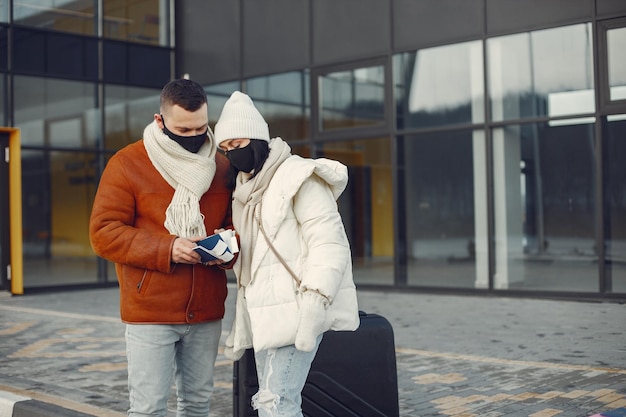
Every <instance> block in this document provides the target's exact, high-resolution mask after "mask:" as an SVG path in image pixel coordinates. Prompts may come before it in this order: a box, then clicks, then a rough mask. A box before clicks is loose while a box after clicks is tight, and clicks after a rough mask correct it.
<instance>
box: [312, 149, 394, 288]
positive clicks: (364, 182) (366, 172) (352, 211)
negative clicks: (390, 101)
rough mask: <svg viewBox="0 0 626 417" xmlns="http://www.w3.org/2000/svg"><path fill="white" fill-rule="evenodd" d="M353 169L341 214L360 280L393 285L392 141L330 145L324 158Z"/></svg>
mask: <svg viewBox="0 0 626 417" xmlns="http://www.w3.org/2000/svg"><path fill="white" fill-rule="evenodd" d="M319 156H324V157H327V158H330V159H335V160H338V161H340V162H342V163H343V164H345V165H347V167H348V175H349V177H350V180H349V182H348V186H347V188H346V190H345V191H344V192H343V194H342V195H341V197H339V201H338V204H339V211H340V212H341V216H342V218H343V222H344V225H345V228H346V233H347V234H348V239H349V240H350V245H351V249H352V257H353V261H354V262H353V263H354V271H355V274H354V277H355V281H357V284H358V283H363V284H365V283H366V284H385V285H393V274H394V269H393V256H394V243H393V242H394V240H393V219H394V216H393V187H392V167H391V141H390V140H389V138H379V139H367V140H350V141H341V142H325V143H323V144H321V150H320V155H319Z"/></svg>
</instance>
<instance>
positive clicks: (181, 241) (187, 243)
mask: <svg viewBox="0 0 626 417" xmlns="http://www.w3.org/2000/svg"><path fill="white" fill-rule="evenodd" d="M200 239H202V238H191V239H186V238H184V237H177V238H176V240H174V246H172V262H174V263H177V264H197V263H198V262H200V255H199V254H197V253H196V252H195V251H194V250H193V248H195V247H196V246H197V245H196V242H197V241H198V240H200Z"/></svg>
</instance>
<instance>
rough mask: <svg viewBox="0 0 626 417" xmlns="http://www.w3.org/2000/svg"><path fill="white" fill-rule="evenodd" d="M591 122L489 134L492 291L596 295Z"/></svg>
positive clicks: (521, 127) (524, 127)
mask: <svg viewBox="0 0 626 417" xmlns="http://www.w3.org/2000/svg"><path fill="white" fill-rule="evenodd" d="M593 150H594V139H593V125H592V124H589V125H582V124H577V125H570V126H556V127H550V126H549V125H546V124H529V125H512V126H507V127H503V128H497V129H494V131H493V166H494V168H493V169H494V173H493V178H494V185H493V187H494V190H493V193H494V216H495V220H494V221H495V259H496V265H495V268H496V271H495V283H494V285H495V288H497V289H529V290H557V291H597V290H598V266H597V250H596V247H595V228H594V224H595V223H594V215H595V210H596V207H595V199H594V189H595V186H594V184H595V182H594V181H595V179H594V178H595V174H594V173H595V164H594V152H593Z"/></svg>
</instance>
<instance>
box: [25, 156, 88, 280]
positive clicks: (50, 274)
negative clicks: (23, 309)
mask: <svg viewBox="0 0 626 417" xmlns="http://www.w3.org/2000/svg"><path fill="white" fill-rule="evenodd" d="M96 160H97V158H96V154H94V153H82V152H55V151H49V150H45V149H42V150H37V151H35V150H22V192H23V217H24V222H23V225H24V227H23V239H24V243H23V248H24V258H25V259H26V260H27V261H26V262H24V275H25V276H27V277H28V278H29V279H28V286H29V287H37V286H49V285H62V284H80V283H87V282H93V279H94V277H95V276H96V257H95V256H94V254H93V251H92V249H91V245H90V244H89V233H88V226H89V215H90V212H91V206H92V204H93V198H94V196H95V191H96V172H97V169H96ZM61 263H62V265H63V266H62V267H59V265H60V264H61Z"/></svg>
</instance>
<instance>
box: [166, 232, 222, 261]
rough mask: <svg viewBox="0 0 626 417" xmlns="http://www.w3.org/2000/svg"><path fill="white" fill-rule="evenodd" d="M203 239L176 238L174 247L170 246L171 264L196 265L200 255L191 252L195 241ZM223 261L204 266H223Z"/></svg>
mask: <svg viewBox="0 0 626 417" xmlns="http://www.w3.org/2000/svg"><path fill="white" fill-rule="evenodd" d="M222 231H224V229H215V230H214V231H213V233H220V232H222ZM205 237H206V236H204V237H199V236H198V237H191V238H184V237H177V238H176V240H174V246H172V262H174V263H177V264H197V263H199V262H200V260H201V259H202V258H200V254H198V253H197V252H196V251H194V250H193V248H195V247H196V246H198V245H197V244H196V242H197V241H199V240H202V239H204V238H205ZM223 263H224V261H222V260H221V259H216V260H214V261H209V262H206V263H205V265H207V266H212V265H220V264H223Z"/></svg>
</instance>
